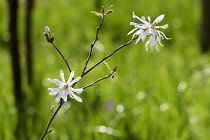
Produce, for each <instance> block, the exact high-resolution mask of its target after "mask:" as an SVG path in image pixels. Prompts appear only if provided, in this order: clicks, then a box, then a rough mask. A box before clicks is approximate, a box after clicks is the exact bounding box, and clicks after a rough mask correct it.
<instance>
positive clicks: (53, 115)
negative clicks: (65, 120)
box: [39, 100, 64, 140]
mask: <svg viewBox="0 0 210 140" xmlns="http://www.w3.org/2000/svg"><path fill="white" fill-rule="evenodd" d="M63 103H64V101H63V100H61V102H60V105H59V106H58V108H57V109H56V111H55V112H54V113H53V114H52V116H51V117H50V120H49V121H48V123H47V125H46V128H45V129H44V132H43V134H42V136H41V137H40V139H39V140H43V139H44V137H45V136H46V135H47V134H48V133H50V132H51V131H52V130H49V131H48V129H49V127H50V125H51V123H52V121H53V119H54V118H55V116H56V114H57V113H58V111H59V110H60V109H61V107H62V105H63Z"/></svg>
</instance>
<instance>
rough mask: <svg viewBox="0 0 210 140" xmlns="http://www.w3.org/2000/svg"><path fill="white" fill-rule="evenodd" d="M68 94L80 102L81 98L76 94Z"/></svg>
mask: <svg viewBox="0 0 210 140" xmlns="http://www.w3.org/2000/svg"><path fill="white" fill-rule="evenodd" d="M69 96H70V97H71V98H73V99H75V100H77V101H78V102H82V99H81V98H80V97H78V96H76V95H75V94H74V93H73V92H69Z"/></svg>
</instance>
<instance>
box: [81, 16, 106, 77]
mask: <svg viewBox="0 0 210 140" xmlns="http://www.w3.org/2000/svg"><path fill="white" fill-rule="evenodd" d="M104 18H105V15H103V16H102V19H101V23H100V25H99V26H98V27H97V28H96V35H95V39H94V41H93V43H91V45H90V51H89V55H88V57H87V60H86V62H85V65H84V68H83V71H82V74H81V75H83V74H84V72H85V70H86V68H87V65H88V62H89V60H90V57H91V56H92V51H93V47H94V45H95V43H96V42H97V40H98V33H99V30H100V29H101V27H102V25H103V23H104Z"/></svg>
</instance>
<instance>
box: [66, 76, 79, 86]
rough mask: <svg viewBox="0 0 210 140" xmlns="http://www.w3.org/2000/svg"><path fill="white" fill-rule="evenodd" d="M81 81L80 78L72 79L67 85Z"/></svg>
mask: <svg viewBox="0 0 210 140" xmlns="http://www.w3.org/2000/svg"><path fill="white" fill-rule="evenodd" d="M80 79H81V77H77V78H76V79H74V80H73V81H72V82H71V83H68V84H69V85H73V84H74V83H76V82H78V81H79V80H80Z"/></svg>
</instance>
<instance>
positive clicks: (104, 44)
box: [0, 0, 210, 140]
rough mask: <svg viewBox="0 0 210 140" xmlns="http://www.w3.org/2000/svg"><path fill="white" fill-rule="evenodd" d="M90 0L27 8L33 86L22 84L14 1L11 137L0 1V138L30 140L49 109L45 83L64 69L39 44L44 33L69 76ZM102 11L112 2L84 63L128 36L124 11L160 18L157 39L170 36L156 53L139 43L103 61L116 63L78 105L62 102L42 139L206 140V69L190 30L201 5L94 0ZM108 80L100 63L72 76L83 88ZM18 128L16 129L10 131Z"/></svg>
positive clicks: (82, 56) (84, 44) (90, 31)
mask: <svg viewBox="0 0 210 140" xmlns="http://www.w3.org/2000/svg"><path fill="white" fill-rule="evenodd" d="M96 3H97V1H96V0H95V1H94V0H88V1H84V0H59V1H57V0H50V1H47V0H37V1H36V2H35V9H34V11H33V36H32V41H33V45H34V48H33V58H34V66H33V68H34V77H35V78H34V81H33V83H34V86H33V89H30V88H29V87H28V86H27V82H26V75H25V71H26V68H25V49H24V37H23V31H24V24H23V15H24V10H23V9H24V1H20V2H19V4H20V11H19V13H18V14H19V18H20V19H19V39H20V45H21V50H20V55H21V66H22V67H21V70H22V78H23V79H25V80H24V81H23V82H24V84H23V89H24V93H25V94H26V97H25V98H26V101H27V102H26V106H27V110H26V114H25V116H26V119H25V123H26V125H27V128H26V129H24V130H23V131H22V137H21V138H15V136H14V135H13V132H14V129H15V127H16V121H17V118H16V114H17V110H16V109H15V106H14V98H13V93H12V85H11V83H12V82H11V81H12V79H11V67H10V56H9V51H8V43H7V42H8V39H9V35H8V32H7V31H8V30H7V24H8V23H7V22H8V21H7V19H8V13H7V4H6V1H0V21H1V22H0V68H1V69H0V93H1V99H0V104H1V105H0V117H1V118H2V119H1V120H0V126H1V127H0V139H11V140H12V139H32V140H33V139H38V138H39V137H40V135H41V133H42V132H43V129H44V127H45V125H46V123H47V121H48V119H49V117H50V115H51V112H50V107H51V106H52V105H54V106H55V107H56V106H57V104H56V103H55V102H54V97H52V96H49V95H48V93H49V91H48V90H47V88H48V87H53V86H54V85H52V84H50V82H48V81H47V78H58V79H59V78H60V77H59V70H64V71H65V74H66V75H65V76H66V78H67V77H68V76H69V73H68V69H67V67H66V66H65V63H64V62H63V60H62V59H61V57H60V56H59V54H58V53H57V52H56V51H55V49H54V48H53V47H52V46H51V45H50V44H48V43H46V41H45V38H44V35H43V34H42V32H43V31H44V27H45V26H46V25H48V26H49V27H50V29H51V32H52V33H54V34H55V44H56V45H57V46H58V47H59V49H60V50H61V52H63V54H64V56H65V57H66V58H67V60H68V62H69V64H70V65H71V68H72V69H73V70H74V71H75V74H76V76H79V74H80V73H81V71H82V67H83V65H84V62H85V60H86V57H87V55H88V51H89V46H90V43H91V42H92V41H93V39H94V36H95V28H96V27H97V26H98V25H99V23H100V19H99V18H98V17H96V16H94V15H92V14H91V12H90V11H99V9H100V7H98V6H97V4H96ZM100 3H101V4H102V5H104V6H105V8H107V9H108V7H109V6H110V5H114V7H112V9H113V10H114V12H113V13H112V14H110V15H108V16H107V18H106V22H105V24H104V26H103V27H102V30H101V32H100V33H99V37H100V39H99V42H98V43H97V46H96V48H95V49H94V52H93V53H94V54H93V57H92V58H91V61H90V63H89V66H92V65H93V64H95V63H96V62H97V61H98V60H100V59H101V58H102V57H103V56H105V55H107V54H109V53H110V52H111V51H113V50H114V49H115V48H117V47H118V46H120V45H122V44H124V43H126V42H127V41H129V40H130V39H131V36H127V33H128V32H129V31H130V30H131V29H132V28H133V27H132V26H130V25H129V22H130V21H134V22H137V21H136V20H135V19H133V18H132V11H134V12H135V14H136V15H138V16H143V15H144V16H150V17H151V18H152V19H153V20H154V19H155V18H156V17H157V16H159V15H160V14H163V13H164V14H165V19H164V20H163V22H161V24H162V25H164V24H169V28H168V29H167V30H164V33H165V34H166V35H167V36H168V37H171V38H173V39H172V40H169V41H163V42H162V43H163V44H164V47H161V48H160V50H161V52H156V51H151V50H149V51H148V52H146V51H145V48H144V45H145V43H138V44H132V45H130V46H127V47H126V48H124V49H123V50H121V51H120V52H118V53H117V54H116V55H114V56H113V57H111V58H109V59H108V60H107V63H109V65H110V66H111V67H114V66H115V65H116V64H117V65H118V72H117V75H116V76H115V78H114V79H108V80H104V81H102V82H100V83H98V84H96V85H95V86H94V87H90V88H88V89H86V90H85V91H84V92H83V93H82V95H81V96H80V97H81V98H82V99H83V103H78V102H76V101H74V100H71V101H70V102H68V103H67V104H66V105H65V106H64V107H63V108H62V109H61V111H60V112H59V114H58V115H57V116H56V119H55V120H54V122H53V124H52V126H51V128H52V130H53V131H52V133H51V134H49V135H47V137H46V139H50V140H55V139H62V140H67V139H84V140H89V139H102V140H103V139H104V140H105V139H139V140H140V139H142V140H163V139H170V140H177V139H179V140H186V139H189V140H207V139H208V138H209V137H210V125H209V124H210V119H209V117H210V102H209V98H210V94H209V84H210V65H209V59H210V57H209V56H208V54H201V53H200V48H199V31H200V20H201V2H200V1H198V0H185V1H183V0H171V1H167V0H161V1H160V0H156V1H154V0H147V1H140V0H106V1H105V0H102V1H100ZM108 73H109V70H108V69H107V68H106V66H105V65H103V64H102V65H100V66H99V67H98V68H97V69H95V70H93V71H92V72H91V73H90V74H88V75H86V76H85V77H84V78H83V79H81V81H80V83H79V84H78V85H77V87H83V86H85V85H87V84H89V83H91V82H93V81H95V80H96V79H97V78H99V77H103V76H105V75H107V74H108ZM19 127H20V129H22V128H21V126H19Z"/></svg>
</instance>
